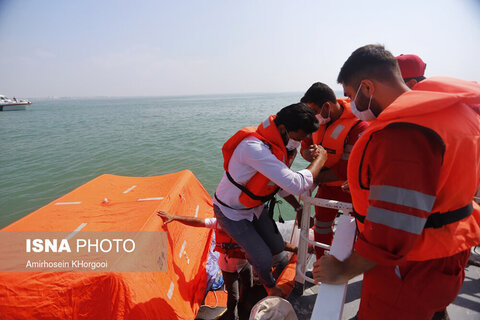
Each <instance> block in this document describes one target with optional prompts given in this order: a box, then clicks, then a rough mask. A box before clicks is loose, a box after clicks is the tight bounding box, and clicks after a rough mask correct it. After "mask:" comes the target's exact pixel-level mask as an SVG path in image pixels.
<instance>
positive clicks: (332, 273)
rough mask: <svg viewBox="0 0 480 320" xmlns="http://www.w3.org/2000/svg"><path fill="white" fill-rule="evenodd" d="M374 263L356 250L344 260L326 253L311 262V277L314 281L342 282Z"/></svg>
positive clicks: (374, 264) (367, 268) (369, 267)
mask: <svg viewBox="0 0 480 320" xmlns="http://www.w3.org/2000/svg"><path fill="white" fill-rule="evenodd" d="M376 265H377V264H376V263H375V262H373V261H371V260H368V259H366V258H364V257H362V256H361V255H359V254H358V253H357V252H356V251H353V252H352V254H351V255H350V257H348V258H347V259H345V260H344V261H340V260H338V259H337V258H335V257H334V256H332V255H327V254H326V255H324V256H323V257H321V258H320V259H319V260H317V261H316V262H315V263H314V264H313V278H314V279H315V281H316V282H323V283H329V284H344V283H347V282H348V280H350V279H352V278H353V277H355V276H358V275H359V274H362V273H364V272H367V271H368V270H370V269H372V268H373V267H375V266H376Z"/></svg>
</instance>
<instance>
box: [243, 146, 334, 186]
mask: <svg viewBox="0 0 480 320" xmlns="http://www.w3.org/2000/svg"><path fill="white" fill-rule="evenodd" d="M238 148H242V149H241V152H240V153H241V154H242V157H241V162H243V163H244V164H245V165H248V166H250V167H252V168H253V169H255V170H256V171H258V172H260V173H261V174H263V175H264V176H265V177H267V178H269V179H270V180H271V181H272V182H273V183H275V184H276V185H277V186H279V187H280V188H281V189H283V190H285V191H286V192H288V193H290V194H293V195H301V194H302V193H303V192H305V191H306V190H308V189H310V188H312V187H313V185H314V184H313V180H314V179H316V178H317V176H318V175H319V173H320V170H321V169H322V167H323V165H324V164H325V161H326V160H327V152H326V151H325V150H324V149H323V148H321V153H320V155H319V156H318V157H317V158H316V159H315V160H314V161H313V162H312V163H311V164H310V165H309V166H308V167H307V168H306V169H304V170H300V171H297V172H295V171H293V170H291V169H290V168H289V167H288V166H287V165H286V164H285V163H283V162H282V161H280V160H278V159H277V158H276V157H275V156H274V155H273V153H272V152H271V151H270V149H269V148H268V147H267V146H266V145H265V144H264V143H263V142H261V141H260V140H258V139H253V138H252V139H248V140H244V141H242V142H241V143H240V145H239V146H238V147H237V149H238Z"/></svg>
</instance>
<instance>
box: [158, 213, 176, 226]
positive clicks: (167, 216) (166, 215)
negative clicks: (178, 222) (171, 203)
mask: <svg viewBox="0 0 480 320" xmlns="http://www.w3.org/2000/svg"><path fill="white" fill-rule="evenodd" d="M157 216H159V217H160V218H162V220H163V225H167V224H169V223H170V222H172V221H174V220H175V219H174V216H173V215H172V214H170V213H168V212H165V211H163V210H159V211H158V212H157Z"/></svg>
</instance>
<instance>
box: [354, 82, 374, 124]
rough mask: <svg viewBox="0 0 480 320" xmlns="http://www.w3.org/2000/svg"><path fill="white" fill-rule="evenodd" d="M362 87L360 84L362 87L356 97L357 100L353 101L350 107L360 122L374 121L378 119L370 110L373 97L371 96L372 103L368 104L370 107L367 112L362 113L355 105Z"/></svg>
mask: <svg viewBox="0 0 480 320" xmlns="http://www.w3.org/2000/svg"><path fill="white" fill-rule="evenodd" d="M361 87H362V84H361V83H360V86H359V87H358V90H357V94H356V95H355V98H354V99H353V101H351V102H350V107H351V108H352V112H353V114H354V115H355V116H356V117H357V118H358V119H360V120H362V121H372V120H375V119H377V116H375V115H374V114H373V112H372V110H370V103H372V98H373V95H371V96H370V101H369V102H368V107H367V109H366V110H363V111H360V110H358V109H357V105H356V104H355V100H357V96H358V93H359V92H360V88H361Z"/></svg>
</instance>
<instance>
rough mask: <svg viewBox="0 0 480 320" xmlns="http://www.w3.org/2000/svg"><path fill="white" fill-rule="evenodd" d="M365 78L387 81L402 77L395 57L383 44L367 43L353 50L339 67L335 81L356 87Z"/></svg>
mask: <svg viewBox="0 0 480 320" xmlns="http://www.w3.org/2000/svg"><path fill="white" fill-rule="evenodd" d="M366 78H370V79H374V80H378V81H387V82H389V81H393V80H395V79H401V78H402V76H401V73H400V69H399V67H398V64H397V59H396V58H395V57H394V56H393V54H392V53H391V52H390V51H388V50H386V49H385V47H384V46H383V45H380V44H369V45H366V46H363V47H360V48H358V49H357V50H355V51H354V52H353V53H352V54H351V55H350V57H348V59H347V61H345V63H344V64H343V66H342V68H341V69H340V73H339V74H338V78H337V82H338V83H341V84H347V85H350V86H353V87H357V86H359V85H360V82H361V81H362V80H363V79H366Z"/></svg>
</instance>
